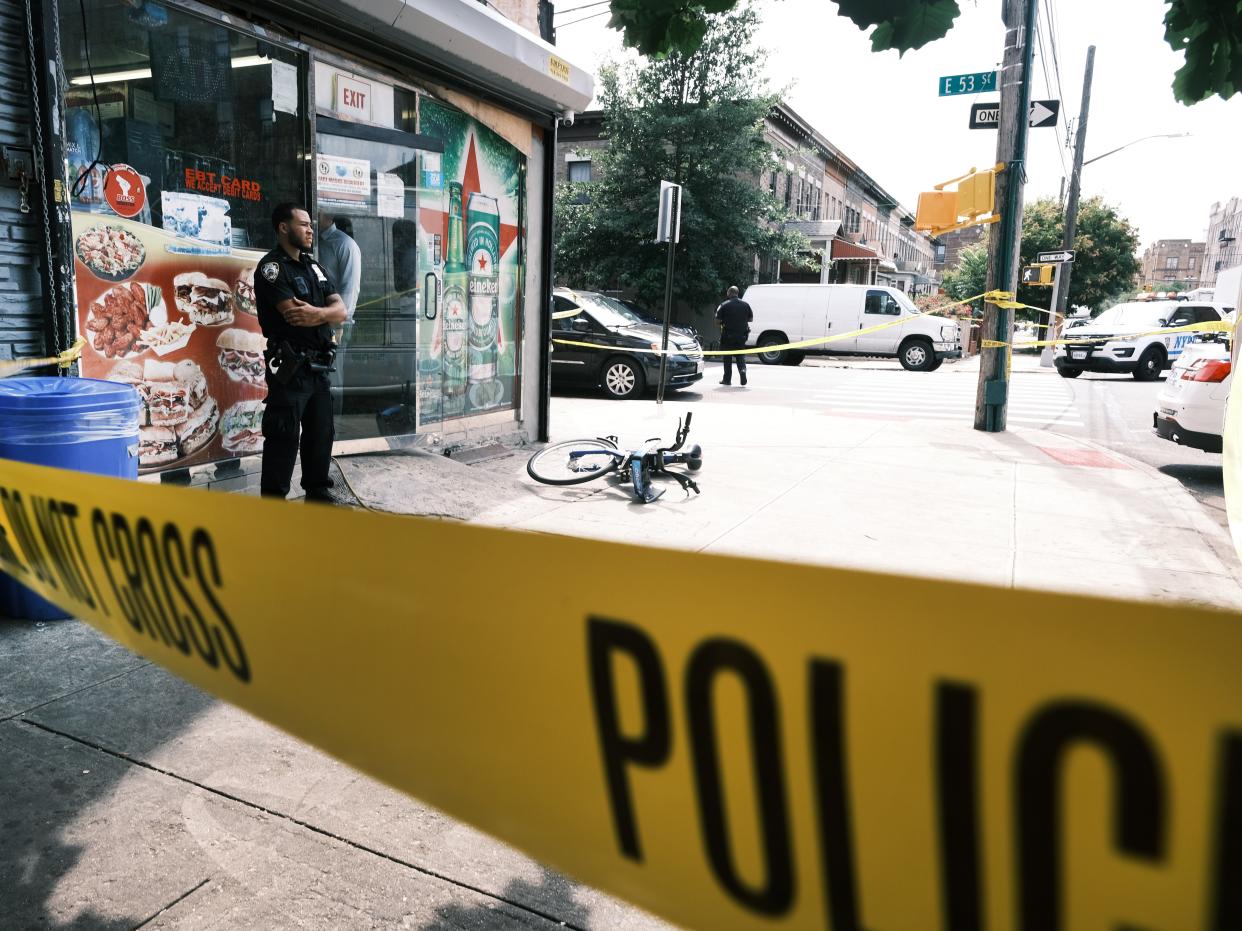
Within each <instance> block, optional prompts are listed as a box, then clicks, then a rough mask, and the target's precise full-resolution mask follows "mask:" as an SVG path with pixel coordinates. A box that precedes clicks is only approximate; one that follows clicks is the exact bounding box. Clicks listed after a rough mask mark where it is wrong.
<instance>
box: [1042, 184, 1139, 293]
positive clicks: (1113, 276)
mask: <svg viewBox="0 0 1242 931" xmlns="http://www.w3.org/2000/svg"><path fill="white" fill-rule="evenodd" d="M1064 229H1065V223H1064V218H1063V217H1062V215H1061V208H1060V205H1059V204H1058V203H1057V201H1056V199H1055V198H1052V197H1044V198H1041V199H1039V200H1037V201H1035V202H1033V203H1030V204H1027V206H1026V210H1025V212H1024V214H1023V217H1022V264H1023V265H1033V264H1035V260H1036V254H1037V253H1039V252H1055V251H1057V250H1059V249H1060V248H1061V244H1062V242H1063V238H1062V237H1063V235H1064ZM1138 247H1139V238H1138V231H1137V230H1135V229H1134V227H1133V226H1131V225H1130V223H1129V221H1128V220H1126V219H1125V218H1124V217H1121V216H1119V215H1118V213H1117V211H1116V209H1115V208H1113V207H1111V206H1109V205H1108V204H1106V203H1104V201H1103V200H1102V199H1100V198H1099V197H1090V198H1087V199H1086V200H1084V201H1082V202H1081V203H1080V204H1079V208H1078V228H1077V230H1076V231H1075V235H1074V252H1075V256H1074V270H1073V273H1072V275H1071V280H1070V290H1069V303H1068V305H1067V306H1069V307H1073V306H1076V305H1082V306H1087V307H1090V308H1091V309H1092V310H1098V309H1099V308H1100V307H1102V306H1103V305H1104V304H1105V303H1106V302H1107V301H1108V300H1110V299H1111V298H1114V297H1116V296H1117V295H1119V294H1123V293H1125V292H1127V291H1131V290H1133V288H1134V285H1135V279H1136V278H1137V276H1138V273H1139V269H1140V267H1141V266H1140V262H1139V259H1138V255H1137V252H1138ZM1051 291H1052V289H1051V288H1048V287H1042V288H1041V287H1031V286H1030V285H1024V286H1022V287H1020V288H1019V289H1018V300H1020V301H1022V302H1023V303H1025V304H1034V305H1035V306H1037V307H1047V306H1048V304H1049V302H1050V301H1051V299H1052V294H1051Z"/></svg>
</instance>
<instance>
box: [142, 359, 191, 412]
mask: <svg viewBox="0 0 1242 931" xmlns="http://www.w3.org/2000/svg"><path fill="white" fill-rule="evenodd" d="M175 371H176V366H175V365H174V364H173V363H172V362H160V361H158V360H156V359H148V360H147V361H146V362H145V363H144V364H143V368H142V380H143V381H144V382H146V386H147V408H148V410H149V411H150V413H151V424H152V425H153V426H157V427H172V426H175V425H176V424H179V423H185V421H186V420H187V419H188V418H189V416H190V407H191V405H190V386H189V385H187V384H186V383H184V382H181V381H178V380H177V378H176V375H175Z"/></svg>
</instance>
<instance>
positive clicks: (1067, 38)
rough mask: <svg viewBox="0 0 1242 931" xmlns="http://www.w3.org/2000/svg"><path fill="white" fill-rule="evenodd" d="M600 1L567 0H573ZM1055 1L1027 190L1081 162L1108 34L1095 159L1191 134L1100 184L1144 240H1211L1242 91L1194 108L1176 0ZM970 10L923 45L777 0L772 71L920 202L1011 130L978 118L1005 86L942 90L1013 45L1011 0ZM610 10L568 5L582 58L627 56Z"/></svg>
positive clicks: (1091, 181) (877, 170)
mask: <svg viewBox="0 0 1242 931" xmlns="http://www.w3.org/2000/svg"><path fill="white" fill-rule="evenodd" d="M586 2H589V0H559V2H558V4H557V5H558V7H559V10H569V9H570V8H571V7H575V6H579V5H581V4H582V3H586ZM1048 2H1051V5H1052V12H1053V18H1054V20H1055V24H1056V39H1057V43H1056V47H1057V58H1058V59H1059V61H1060V76H1061V89H1062V93H1060V94H1058V93H1057V92H1056V90H1055V88H1056V83H1057V77H1056V73H1055V71H1054V68H1053V62H1052V50H1051V48H1050V47H1049V46H1048V41H1047V35H1048V31H1045V33H1044V35H1045V42H1044V45H1045V48H1047V49H1048V56H1047V62H1046V63H1047V66H1048V73H1049V74H1050V75H1051V76H1052V84H1053V91H1052V92H1051V93H1050V92H1049V91H1048V87H1047V84H1046V81H1045V78H1044V68H1043V64H1044V62H1042V61H1041V58H1040V47H1039V46H1038V45H1036V61H1035V66H1034V68H1035V72H1034V93H1033V95H1032V96H1033V97H1034V98H1035V99H1039V100H1042V99H1055V98H1057V97H1061V98H1062V106H1061V121H1060V123H1059V124H1058V126H1057V128H1056V129H1052V128H1044V129H1033V130H1031V131H1030V136H1029V143H1028V145H1029V155H1030V161H1029V164H1028V170H1027V177H1028V184H1027V188H1026V196H1027V198H1028V199H1032V198H1034V197H1039V196H1041V195H1051V196H1053V197H1055V196H1056V195H1057V193H1058V191H1059V190H1060V186H1061V178H1062V175H1064V174H1065V173H1066V172H1065V170H1064V169H1063V167H1062V161H1061V158H1060V156H1059V155H1058V152H1059V153H1060V155H1063V156H1064V160H1065V165H1067V166H1068V165H1072V162H1071V159H1070V152H1069V150H1068V149H1066V148H1064V143H1065V139H1066V133H1065V121H1066V119H1069V118H1074V117H1076V116H1077V112H1078V107H1079V104H1080V102H1081V98H1082V78H1083V68H1084V66H1085V63H1086V55H1087V46H1088V45H1090V44H1094V45H1095V46H1096V53H1095V76H1094V80H1093V83H1092V88H1091V113H1090V118H1089V120H1088V124H1087V143H1086V146H1085V151H1086V156H1085V157H1086V158H1087V159H1091V158H1093V157H1095V156H1097V155H1101V154H1103V153H1104V152H1107V151H1108V150H1109V149H1113V148H1116V147H1117V146H1121V145H1125V144H1126V143H1128V142H1130V141H1132V140H1134V139H1136V138H1138V137H1140V136H1146V135H1149V134H1155V133H1181V132H1188V133H1191V136H1190V138H1184V139H1150V140H1147V141H1145V142H1140V143H1139V144H1137V145H1135V146H1132V147H1130V148H1127V149H1126V150H1125V151H1123V152H1118V153H1116V154H1114V155H1110V156H1108V157H1107V158H1106V159H1101V160H1100V161H1098V162H1096V163H1095V164H1093V165H1088V166H1087V167H1085V168H1084V169H1083V184H1082V191H1083V196H1084V197H1089V196H1092V195H1095V194H1100V195H1103V197H1104V198H1105V199H1106V200H1107V201H1109V202H1110V203H1113V204H1115V205H1116V206H1117V207H1118V208H1119V209H1120V212H1121V214H1122V215H1123V216H1125V217H1127V218H1128V219H1129V220H1130V222H1132V223H1133V224H1134V225H1135V226H1136V227H1137V228H1138V231H1139V237H1140V242H1141V243H1142V246H1143V247H1146V246H1147V245H1148V244H1149V243H1151V242H1152V241H1154V240H1156V239H1186V238H1189V239H1196V240H1201V239H1203V238H1204V236H1205V235H1206V232H1207V224H1208V213H1209V210H1210V208H1211V205H1212V203H1213V202H1215V201H1223V200H1227V199H1229V198H1230V197H1233V196H1242V95H1236V96H1235V97H1234V98H1233V99H1231V100H1229V101H1222V100H1220V99H1219V98H1212V99H1210V100H1208V101H1205V102H1203V103H1200V104H1197V105H1195V106H1193V107H1186V106H1183V105H1182V104H1180V103H1178V102H1176V101H1175V100H1174V99H1173V92H1172V89H1171V86H1170V85H1171V83H1172V80H1173V73H1174V72H1175V71H1176V70H1177V68H1178V67H1180V65H1181V56H1180V55H1178V54H1176V53H1174V52H1173V51H1172V50H1171V49H1170V48H1169V47H1168V45H1167V44H1165V42H1164V38H1163V36H1164V24H1163V18H1164V11H1165V9H1166V7H1165V4H1164V3H1163V2H1162V0H1041V3H1040V28H1041V30H1045V27H1046V25H1047V22H1046V13H1045V10H1046V9H1047V6H1046V4H1047V3H1048ZM959 3H960V5H961V6H962V15H961V16H959V17H958V19H957V20H956V22H955V24H954V28H953V29H952V31H951V32H950V33H949V35H948V36H946V37H945V38H944V39H941V40H940V41H938V42H933V43H931V44H930V45H928V46H925V47H924V48H922V49H920V50H918V51H915V52H907V53H906V55H905V56H904V57H901V58H899V57H898V55H897V53H896V52H884V53H881V54H878V55H877V54H874V53H872V52H871V50H870V49H871V45H870V41H869V40H868V38H867V36H866V35H865V34H864V33H863V32H861V31H860V30H858V29H857V28H856V27H855V26H854V24H853V23H851V22H850V21H849V20H847V19H845V18H844V17H841V16H839V15H838V14H837V12H836V10H837V7H836V5H835V4H833V3H829V2H828V0H761V2H760V3H759V11H760V15H761V16H762V18H763V25H762V27H761V28H760V31H759V36H758V44H759V45H760V46H761V47H763V48H766V49H767V50H768V53H769V57H768V77H769V80H770V81H771V83H772V86H773V87H774V88H775V89H778V90H779V89H781V88H787V91H786V93H785V95H784V96H785V100H786V101H787V102H788V103H789V104H790V105H791V106H792V107H793V108H794V109H795V110H796V111H797V112H798V113H799V114H801V115H802V117H803V118H805V119H806V120H807V121H808V122H810V123H811V125H812V126H814V127H815V128H816V129H818V130H819V131H820V132H821V133H823V135H825V136H826V137H827V138H828V139H830V140H831V141H832V142H833V144H835V145H837V146H838V147H839V148H841V149H842V150H843V151H844V152H845V153H846V154H847V155H848V156H849V157H850V158H852V159H853V160H854V161H855V162H857V163H858V164H859V165H860V166H861V167H862V169H863V170H864V171H866V172H867V173H868V174H870V175H871V176H872V177H873V178H875V179H876V181H878V182H879V183H880V184H881V185H882V186H883V187H885V188H886V189H887V190H888V191H890V192H891V193H892V194H894V195H895V196H896V198H897V199H898V200H899V201H901V202H902V203H903V204H904V205H905V206H906V207H909V208H911V209H913V208H914V205H915V202H916V201H917V199H918V193H919V191H921V190H930V189H931V186H932V185H933V184H936V183H939V182H942V181H947V180H949V179H950V178H954V177H956V176H958V175H960V174H964V173H965V172H966V171H967V170H968V169H969V168H971V167H972V166H975V167H980V168H982V167H984V166H986V165H990V164H992V163H993V161H994V160H995V156H996V134H995V132H994V131H991V130H971V129H968V128H967V123H968V121H969V114H970V104H971V102H972V101H977V102H984V101H990V100H999V96H998V95H992V94H988V95H983V96H977V97H971V96H960V97H938V96H937V87H938V84H937V78H939V77H941V76H944V75H950V74H964V73H969V72H976V71H986V70H989V69H991V68H994V67H996V66H997V65H998V64H999V62H1000V58H1001V54H1002V50H1003V43H1004V27H1003V26H1002V25H1001V21H1000V2H999V0H959ZM601 9H602V10H606V9H607V8H606V7H594V8H591V9H586V10H583V11H582V12H579V13H573V12H565V13H560V12H559V10H558V16H557V17H556V22H557V27H558V33H557V45H558V47H559V48H560V49H561V50H562V51H563V54H565V56H566V57H568V58H569V59H570V60H571V61H573V62H574V63H575V64H579V65H582V66H584V67H589V66H591V65H592V63H595V64H598V63H602V62H604V61H607V60H609V59H610V58H619V57H621V56H622V55H623V54H632V53H625V52H623V50H622V46H621V40H620V34H619V33H617V32H614V31H613V30H611V29H609V28H608V27H607V25H606V23H607V21H608V17H607V16H606V15H605V16H599V17H596V18H593V19H589V20H587V21H585V22H582V23H579V24H575V25H568V26H565V25H563V24H566V23H571V22H572V21H573V20H576V19H580V18H582V17H585V16H589V15H590V14H592V13H596V12H599V11H600V10H601Z"/></svg>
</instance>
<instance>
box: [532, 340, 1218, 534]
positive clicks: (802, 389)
mask: <svg viewBox="0 0 1242 931" xmlns="http://www.w3.org/2000/svg"><path fill="white" fill-rule="evenodd" d="M748 368H749V373H750V380H749V384H748V385H747V386H746V387H742V386H741V385H740V384H739V380H738V378H737V377H736V375H735V376H734V380H733V384H732V385H730V386H725V385H721V384H720V378H721V375H722V367H721V366H720V364H719V363H714V362H709V363H708V364H707V369H706V372H705V374H704V376H703V379H702V381H700V382H698V383H697V384H696V385H695V386H694V387H692V388H690V389H687V390H684V391H679V392H676V393H675V394H674V395H673V396H675V397H676V398H677V400H679V401H697V402H699V403H702V404H705V405H711V406H715V405H736V404H745V405H785V406H790V407H800V408H810V409H815V410H819V411H821V412H824V413H829V414H832V415H834V416H839V417H848V418H860V419H872V420H903V421H904V420H933V421H945V422H955V423H962V422H965V423H970V422H971V421H972V420H973V412H974V405H975V392H976V388H977V384H978V362H977V359H971V360H966V361H963V362H956V363H947V364H945V365H943V366H942V367H941V368H940V369H939V370H938V371H936V372H931V373H922V372H907V371H905V370H904V369H902V367H901V366H900V364H898V363H897V362H896V361H895V360H886V359H867V358H857V359H855V358H845V357H826V358H812V359H808V360H806V361H804V362H803V364H802V365H799V366H773V365H763V364H761V363H759V362H757V361H756V362H752V363H751V364H750V365H749V366H748ZM1163 384H1164V377H1163V376H1162V377H1161V378H1160V379H1159V380H1157V381H1154V382H1137V381H1135V380H1134V379H1133V378H1131V377H1130V376H1128V375H1097V374H1093V373H1090V372H1088V373H1084V374H1083V375H1081V376H1080V377H1078V378H1077V379H1072V380H1071V379H1067V378H1061V377H1060V376H1059V375H1057V374H1056V372H1055V370H1052V369H1041V368H1039V365H1038V359H1037V358H1036V357H1034V356H1017V357H1015V360H1014V365H1013V370H1012V383H1011V387H1010V396H1009V398H1010V400H1009V413H1008V416H1009V422H1010V423H1011V424H1013V425H1014V426H1021V427H1026V428H1033V429H1044V430H1049V431H1052V432H1055V433H1061V434H1065V435H1068V436H1073V437H1080V438H1085V439H1089V440H1091V441H1093V442H1096V443H1099V444H1101V445H1103V446H1106V447H1108V448H1109V449H1112V450H1115V451H1117V452H1119V453H1122V454H1125V455H1128V456H1132V457H1133V458H1135V459H1138V460H1139V461H1141V462H1143V463H1145V464H1147V465H1150V466H1153V467H1155V468H1157V469H1159V470H1161V471H1162V472H1164V473H1165V474H1167V475H1169V476H1171V477H1173V478H1175V479H1177V480H1178V481H1179V482H1181V483H1182V485H1183V486H1184V487H1185V488H1186V489H1187V490H1188V491H1189V492H1191V494H1192V495H1193V496H1194V497H1195V499H1196V500H1197V501H1198V502H1199V503H1200V504H1201V505H1202V507H1203V509H1204V511H1205V513H1206V514H1208V515H1209V516H1210V517H1211V518H1212V519H1213V520H1214V521H1216V522H1217V523H1218V524H1219V525H1221V526H1227V519H1226V515H1225V498H1224V486H1223V482H1222V476H1221V456H1220V455H1219V454H1218V453H1205V452H1202V451H1200V450H1197V449H1192V448H1189V447H1185V446H1178V445H1176V444H1174V443H1171V442H1169V441H1168V440H1163V439H1161V438H1160V437H1158V436H1156V434H1155V433H1154V432H1153V431H1152V411H1153V410H1155V408H1156V395H1157V394H1159V392H1160V389H1161V387H1162V386H1163ZM555 394H557V395H558V396H579V397H589V396H592V392H589V391H582V390H580V389H573V390H566V389H558V390H557V391H556V392H555Z"/></svg>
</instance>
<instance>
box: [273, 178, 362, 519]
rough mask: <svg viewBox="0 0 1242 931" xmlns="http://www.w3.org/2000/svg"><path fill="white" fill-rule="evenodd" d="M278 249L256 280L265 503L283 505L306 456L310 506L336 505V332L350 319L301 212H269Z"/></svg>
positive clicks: (287, 207)
mask: <svg viewBox="0 0 1242 931" xmlns="http://www.w3.org/2000/svg"><path fill="white" fill-rule="evenodd" d="M272 228H273V229H274V230H275V231H276V248H275V249H273V250H272V251H271V252H269V253H267V255H265V256H263V258H262V259H260V260H259V266H258V274H256V275H255V276H254V292H255V303H256V304H257V305H258V311H259V326H260V327H261V328H262V330H263V335H264V336H265V337H267V350H266V352H265V353H264V357H265V358H266V360H267V366H266V369H265V374H266V376H267V400H266V401H265V402H264V403H265V407H264V410H263V474H262V479H261V482H260V491H261V493H262V494H263V495H265V496H269V497H275V498H284V497H287V496H288V494H289V485H290V483H291V482H292V480H293V466H294V462H295V461H296V459H297V456H298V451H299V449H300V450H301V453H302V488H303V490H305V492H306V499H307V500H308V501H319V502H324V503H330V504H335V503H338V502H337V500H336V498H335V497H334V496H333V494H332V491H331V489H332V487H333V485H334V484H335V483H334V482H333V481H332V477H331V475H330V474H329V469H330V465H331V461H332V439H333V436H334V428H333V423H332V392H331V387H330V382H329V373H330V372H331V371H333V362H334V361H335V358H336V344H335V342H334V341H333V332H332V331H333V329H334V328H335V327H338V326H340V325H341V324H342V323H343V322H344V321H345V320H346V319H347V318H348V316H349V313H348V311H347V310H346V308H345V302H344V301H343V300H342V299H341V295H340V293H339V291H338V290H337V286H336V283H335V282H334V281H333V280H332V278H331V276H330V275H329V274H328V273H327V271H326V270H325V269H324V267H323V265H321V264H320V263H319V262H317V261H315V259H314V258H312V257H311V247H312V246H313V245H314V238H315V227H314V224H313V223H312V222H311V218H310V214H309V213H308V212H307V211H306V210H304V209H303V208H301V207H299V206H297V205H296V204H288V203H285V204H280V205H279V206H278V207H277V208H276V209H275V210H274V211H273V212H272Z"/></svg>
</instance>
